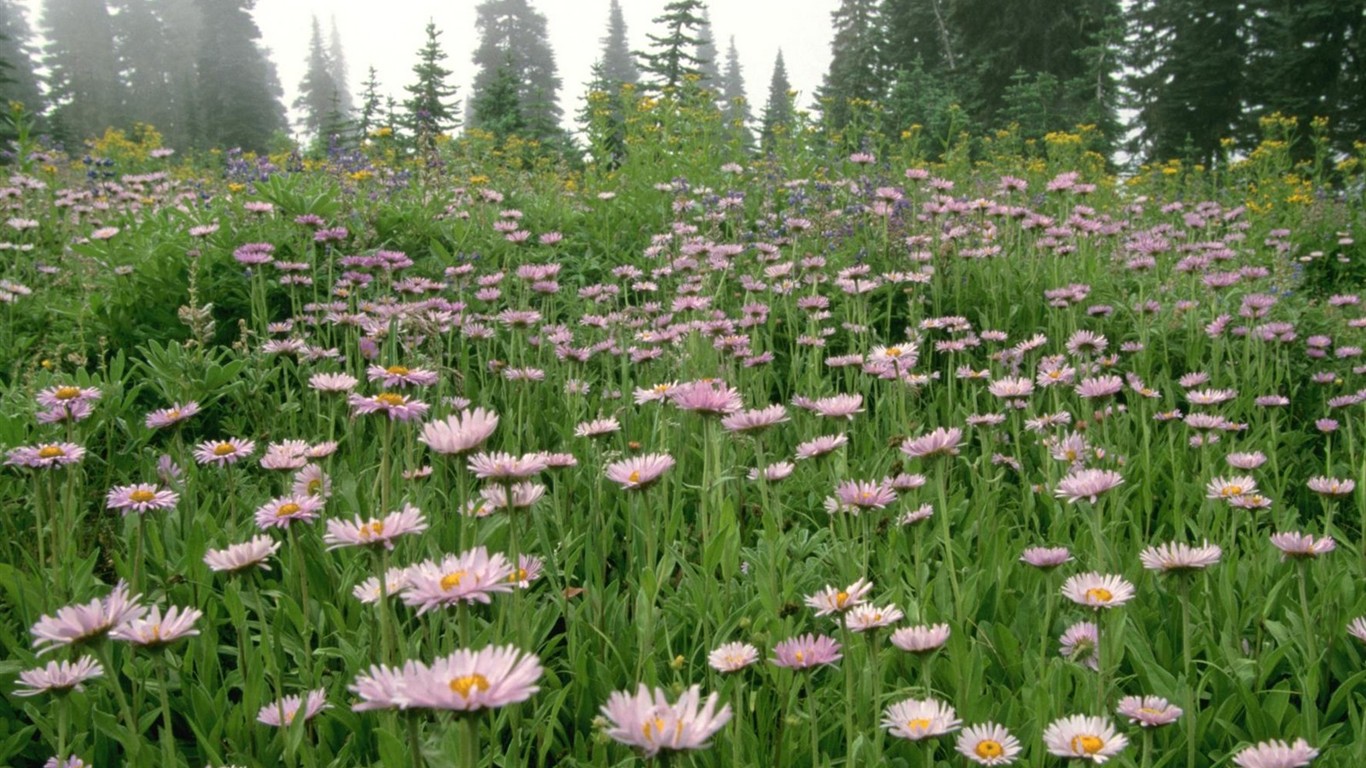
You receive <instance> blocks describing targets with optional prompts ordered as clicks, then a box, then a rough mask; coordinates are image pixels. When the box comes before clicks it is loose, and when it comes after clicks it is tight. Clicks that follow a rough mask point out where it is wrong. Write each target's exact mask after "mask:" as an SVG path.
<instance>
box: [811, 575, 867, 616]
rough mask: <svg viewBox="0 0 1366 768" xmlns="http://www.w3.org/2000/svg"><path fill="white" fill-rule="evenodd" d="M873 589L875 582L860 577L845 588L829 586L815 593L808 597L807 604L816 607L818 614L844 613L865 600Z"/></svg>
mask: <svg viewBox="0 0 1366 768" xmlns="http://www.w3.org/2000/svg"><path fill="white" fill-rule="evenodd" d="M871 591H873V583H872V582H871V581H868V580H867V579H859V580H858V581H856V582H854V583H853V584H851V585H849V586H847V587H845V588H844V589H836V588H835V587H831V586H827V587H825V588H824V589H822V590H820V591H819V592H817V593H816V594H814V595H808V596H807V597H806V600H805V602H806V605H807V606H808V607H811V608H814V609H816V615H817V616H828V615H830V614H832V613H843V612H845V611H847V610H849V609H850V608H853V607H854V606H856V605H859V604H860V603H862V602H864V600H865V599H866V598H867V596H868V593H869V592H871Z"/></svg>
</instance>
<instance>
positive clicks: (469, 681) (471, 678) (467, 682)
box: [451, 672, 489, 699]
mask: <svg viewBox="0 0 1366 768" xmlns="http://www.w3.org/2000/svg"><path fill="white" fill-rule="evenodd" d="M476 689H478V690H479V692H481V693H482V692H484V691H487V690H488V689H489V679H488V678H487V677H484V676H483V675H481V674H479V673H478V672H476V673H474V674H472V675H461V676H460V677H457V678H455V679H453V680H451V692H452V693H458V694H460V698H462V699H468V698H469V697H470V691H473V690H476Z"/></svg>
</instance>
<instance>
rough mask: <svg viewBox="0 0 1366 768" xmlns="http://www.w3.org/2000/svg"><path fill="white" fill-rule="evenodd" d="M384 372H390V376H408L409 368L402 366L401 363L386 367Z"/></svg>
mask: <svg viewBox="0 0 1366 768" xmlns="http://www.w3.org/2000/svg"><path fill="white" fill-rule="evenodd" d="M384 372H385V373H388V374H389V375H390V376H407V375H408V369H407V368H405V367H403V366H401V365H391V366H389V367H388V368H385V369H384Z"/></svg>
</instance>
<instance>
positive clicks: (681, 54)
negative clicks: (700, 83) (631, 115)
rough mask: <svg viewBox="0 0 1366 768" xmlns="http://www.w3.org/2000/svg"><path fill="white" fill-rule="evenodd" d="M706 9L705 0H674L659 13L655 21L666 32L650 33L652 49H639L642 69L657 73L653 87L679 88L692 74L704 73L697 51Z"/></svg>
mask: <svg viewBox="0 0 1366 768" xmlns="http://www.w3.org/2000/svg"><path fill="white" fill-rule="evenodd" d="M702 10H703V4H702V0H670V2H669V3H668V4H667V5H665V6H664V13H663V14H661V15H659V16H656V17H655V19H654V23H655V24H657V25H660V26H663V27H664V34H663V35H654V34H647V35H646V36H645V37H646V38H647V39H648V40H649V41H650V47H651V50H650V51H649V52H638V53H637V56H638V57H639V58H640V69H641V71H642V72H645V73H648V74H650V75H653V77H652V78H651V79H650V81H649V83H650V86H651V87H653V88H657V89H660V90H663V89H666V88H668V89H676V88H678V87H679V86H680V85H681V84H682V83H683V80H684V78H685V77H687V76H689V75H693V76H697V77H701V74H702V72H701V69H700V68H699V65H700V62H699V61H698V59H697V56H696V53H695V52H696V50H697V44H698V42H699V41H698V36H697V33H698V30H699V28H700V27H701V26H702V16H701V13H702Z"/></svg>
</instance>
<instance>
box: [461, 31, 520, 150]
mask: <svg viewBox="0 0 1366 768" xmlns="http://www.w3.org/2000/svg"><path fill="white" fill-rule="evenodd" d="M518 85H520V83H519V82H518V80H517V72H516V64H515V62H514V61H513V57H512V53H511V52H508V53H506V54H504V55H503V64H502V66H500V67H498V69H497V71H495V72H494V77H493V81H492V82H490V83H489V84H488V85H487V86H485V87H484V89H483V90H482V91H479V95H478V96H476V97H475V98H474V104H473V113H474V119H473V121H472V122H473V123H474V124H476V125H478V126H479V127H480V128H482V129H484V130H486V131H488V132H490V133H492V134H493V135H494V136H496V137H498V138H499V139H506V138H507V137H509V136H514V135H518V134H521V133H523V132H524V131H525V130H526V127H527V126H526V120H525V119H523V118H522V103H521V98H520V97H519V95H518V93H517V91H518Z"/></svg>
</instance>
